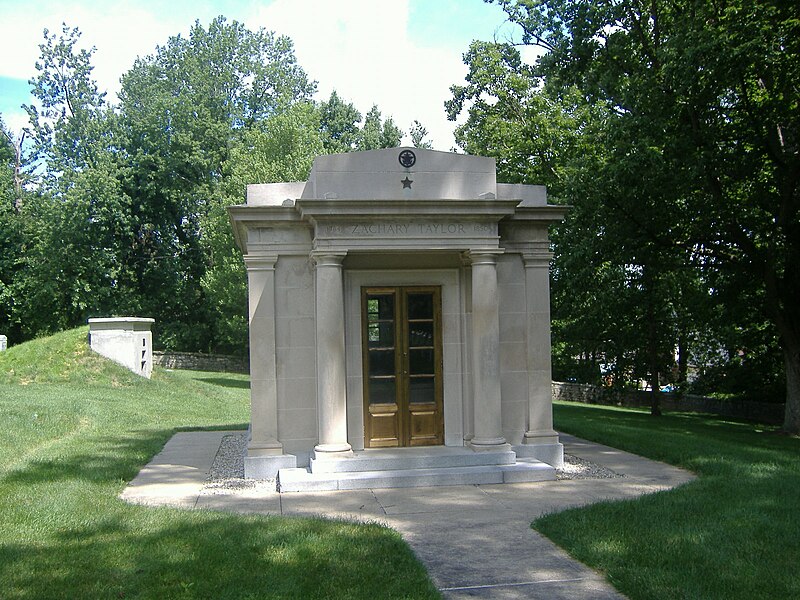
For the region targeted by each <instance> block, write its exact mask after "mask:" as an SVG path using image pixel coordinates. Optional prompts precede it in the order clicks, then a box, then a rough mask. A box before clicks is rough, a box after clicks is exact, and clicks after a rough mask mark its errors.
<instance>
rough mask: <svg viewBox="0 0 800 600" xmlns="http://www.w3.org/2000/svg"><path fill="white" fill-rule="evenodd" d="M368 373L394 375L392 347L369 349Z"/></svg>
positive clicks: (372, 374) (371, 374) (371, 375)
mask: <svg viewBox="0 0 800 600" xmlns="http://www.w3.org/2000/svg"><path fill="white" fill-rule="evenodd" d="M369 375H370V377H374V376H376V375H394V348H389V349H388V350H370V351H369Z"/></svg>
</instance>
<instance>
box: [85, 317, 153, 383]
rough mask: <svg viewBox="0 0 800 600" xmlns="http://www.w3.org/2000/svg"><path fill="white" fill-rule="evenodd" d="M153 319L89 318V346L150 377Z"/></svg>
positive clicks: (137, 372)
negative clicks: (151, 327)
mask: <svg viewBox="0 0 800 600" xmlns="http://www.w3.org/2000/svg"><path fill="white" fill-rule="evenodd" d="M153 323H155V319H147V318H141V317H113V318H107V319H89V346H90V347H91V349H92V350H93V351H95V352H97V353H98V354H101V355H103V356H105V357H106V358H110V359H111V360H113V361H114V362H117V363H119V364H121V365H122V366H124V367H126V368H128V369H130V370H131V371H133V372H134V373H136V374H137V375H141V376H142V377H147V378H148V379H150V374H151V373H152V372H153V334H152V333H151V332H150V326H151V325H152V324H153Z"/></svg>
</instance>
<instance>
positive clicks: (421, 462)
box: [310, 446, 516, 474]
mask: <svg viewBox="0 0 800 600" xmlns="http://www.w3.org/2000/svg"><path fill="white" fill-rule="evenodd" d="M515 461H516V454H515V453H514V452H513V451H512V450H502V451H481V452H475V451H474V450H472V449H471V448H464V447H446V446H437V447H430V446H426V447H424V448H376V449H371V450H361V451H357V452H355V453H354V454H353V455H352V456H348V457H344V458H328V457H324V458H320V459H315V458H313V457H312V458H311V461H310V464H311V466H310V469H311V472H312V473H315V474H316V473H346V472H359V471H400V470H407V469H437V468H447V467H479V466H491V465H495V466H496V465H513V464H514V462H515Z"/></svg>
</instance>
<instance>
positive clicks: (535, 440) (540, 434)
mask: <svg viewBox="0 0 800 600" xmlns="http://www.w3.org/2000/svg"><path fill="white" fill-rule="evenodd" d="M522 443H523V444H557V443H558V432H557V431H554V430H552V429H532V430H530V431H526V432H525V435H524V436H523V437H522Z"/></svg>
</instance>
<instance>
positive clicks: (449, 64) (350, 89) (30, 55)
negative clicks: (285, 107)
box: [0, 0, 466, 150]
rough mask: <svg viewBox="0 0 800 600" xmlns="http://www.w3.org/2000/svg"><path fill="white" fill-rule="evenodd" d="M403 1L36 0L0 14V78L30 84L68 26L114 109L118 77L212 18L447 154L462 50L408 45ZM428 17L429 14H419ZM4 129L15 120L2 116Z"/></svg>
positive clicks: (462, 70) (322, 89)
mask: <svg viewBox="0 0 800 600" xmlns="http://www.w3.org/2000/svg"><path fill="white" fill-rule="evenodd" d="M409 1H410V0H392V1H391V2H389V1H380V2H379V1H375V0H339V1H337V2H329V1H327V0H324V1H323V0H274V1H273V2H272V3H270V4H264V3H257V2H247V1H239V0H228V1H223V0H210V1H206V2H203V1H202V0H195V1H194V2H192V1H191V0H173V2H171V3H169V4H167V3H160V2H156V1H154V0H137V1H134V0H121V1H118V2H93V1H92V2H88V1H86V0H49V1H48V0H42V1H37V2H28V3H22V2H18V3H13V4H11V3H8V4H5V5H4V6H3V7H2V8H0V23H1V24H0V28H1V29H0V53H2V56H4V57H13V58H12V59H11V60H8V59H6V60H3V61H2V63H0V76H5V77H12V78H18V79H28V78H30V77H31V76H33V75H34V74H35V69H34V63H35V61H36V60H37V59H38V56H39V48H38V44H40V43H41V42H42V30H43V29H44V28H45V27H47V28H49V29H50V31H51V32H60V28H61V23H62V21H65V22H66V23H67V25H69V26H70V27H78V28H79V29H80V30H81V32H82V37H81V40H82V43H83V44H84V45H85V47H90V46H95V47H96V49H97V50H96V52H95V55H94V59H93V64H94V66H95V70H94V73H93V75H94V78H95V79H96V80H97V82H98V85H99V87H100V89H101V90H104V91H108V92H109V93H110V99H111V100H113V99H114V97H115V94H116V93H117V92H118V90H119V78H120V76H121V75H122V74H123V73H125V72H126V71H127V70H128V69H129V68H130V67H131V66H132V65H133V62H134V60H135V58H136V57H137V56H144V55H147V54H151V53H153V52H154V51H155V49H156V46H157V45H159V44H160V45H163V44H165V43H166V42H167V40H168V38H169V37H170V36H172V35H176V34H178V33H181V34H184V35H185V34H186V33H187V32H188V31H189V28H190V27H191V25H192V24H193V23H194V21H195V19H200V21H201V23H203V24H206V25H207V24H208V23H209V22H210V20H211V19H212V18H213V17H214V16H216V15H217V14H220V13H224V14H226V16H227V17H228V18H229V20H234V19H236V20H240V21H242V22H244V23H245V25H247V26H248V27H249V28H251V29H257V28H258V27H264V28H266V29H268V30H273V31H276V32H277V33H279V34H285V35H288V36H289V37H291V38H292V39H293V40H294V42H295V51H296V54H297V57H298V62H299V63H300V65H301V66H302V67H303V68H304V69H305V70H306V71H307V72H308V73H309V76H310V77H312V78H313V79H316V80H317V81H318V82H319V85H318V87H319V94H318V98H319V99H326V98H327V97H328V96H329V95H330V92H331V91H332V90H333V89H336V90H337V92H338V93H339V94H340V96H342V97H343V98H345V99H347V100H349V101H351V102H353V103H354V104H355V105H356V107H357V108H358V109H359V110H361V111H362V113H366V111H368V110H369V109H370V108H371V106H372V105H373V104H377V105H378V107H379V108H380V109H381V111H382V113H383V116H384V117H386V116H392V118H393V119H394V121H395V123H396V125H397V126H398V127H400V128H401V129H402V130H404V131H407V130H408V128H409V127H410V125H411V122H412V121H413V120H414V119H418V120H420V121H421V122H422V123H423V124H424V125H425V127H427V129H428V131H429V137H430V138H431V139H432V140H433V142H434V146H435V147H436V148H437V149H440V150H449V149H450V148H451V147H452V146H453V137H452V130H453V124H452V123H450V122H448V121H447V119H446V116H445V113H444V106H443V103H444V101H445V100H447V99H448V98H449V97H450V92H449V86H450V85H452V84H454V83H459V82H460V81H461V80H462V79H463V77H464V75H465V74H466V67H465V66H464V65H463V64H462V62H461V54H462V52H464V51H465V50H466V47H464V48H460V47H459V48H448V47H446V46H445V45H443V44H439V43H437V40H431V44H430V45H429V46H421V45H419V43H412V42H411V41H410V35H409V27H408V24H409ZM425 10H434V6H432V5H428V6H425ZM6 117H7V119H6V120H7V121H10V120H11V119H12V118H14V117H13V116H12V115H6Z"/></svg>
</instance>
